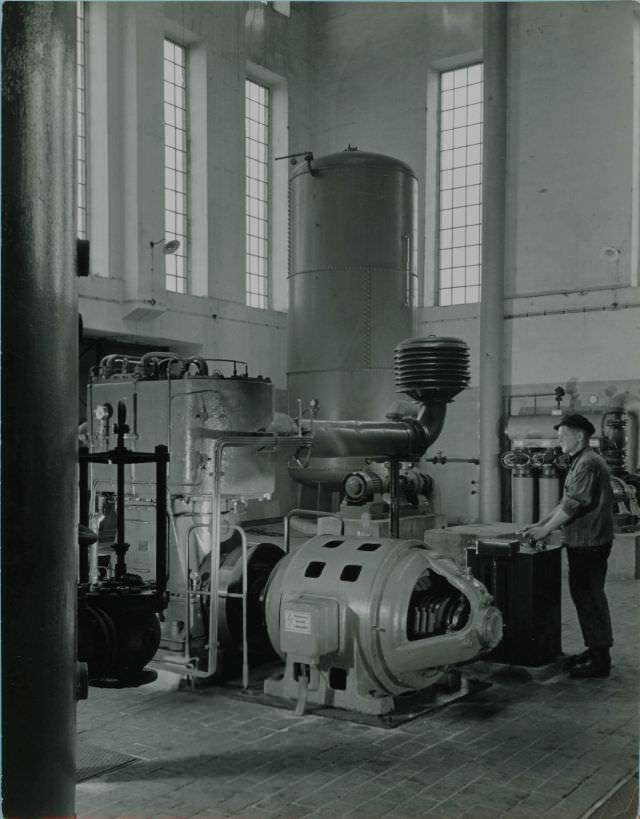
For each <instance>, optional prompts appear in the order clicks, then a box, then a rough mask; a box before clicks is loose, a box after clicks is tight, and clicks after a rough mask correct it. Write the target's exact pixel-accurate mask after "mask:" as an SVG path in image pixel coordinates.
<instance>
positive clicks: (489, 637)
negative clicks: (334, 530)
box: [264, 535, 502, 714]
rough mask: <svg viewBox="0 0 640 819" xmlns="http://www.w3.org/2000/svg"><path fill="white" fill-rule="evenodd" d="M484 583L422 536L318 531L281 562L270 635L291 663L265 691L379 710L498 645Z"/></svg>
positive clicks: (272, 594)
mask: <svg viewBox="0 0 640 819" xmlns="http://www.w3.org/2000/svg"><path fill="white" fill-rule="evenodd" d="M491 600H492V598H491V596H490V595H489V593H488V592H487V590H486V588H485V587H484V586H483V584H482V583H480V582H479V581H477V580H475V579H474V578H473V577H472V576H471V575H470V574H468V573H466V572H465V571H464V570H462V569H460V568H459V567H458V566H457V565H456V564H455V563H454V562H453V561H451V560H449V559H448V558H444V557H442V556H440V555H437V554H436V553H434V552H431V551H429V549H428V548H427V547H426V546H425V544H424V543H421V542H420V541H417V540H395V539H393V538H362V537H335V536H332V535H318V536H316V537H313V538H311V539H310V540H308V541H307V542H306V543H304V544H303V545H302V546H301V547H300V548H299V549H298V550H297V551H296V552H295V553H293V554H290V555H287V556H286V557H285V558H283V559H282V560H281V561H280V563H279V564H278V565H277V567H276V569H275V571H274V572H273V574H272V575H271V577H270V578H269V582H268V585H267V589H266V598H265V611H266V621H267V630H268V634H269V639H270V640H271V643H272V644H273V646H274V648H275V650H276V651H277V652H278V653H279V654H280V655H281V656H282V657H283V658H285V660H286V667H285V671H284V674H282V675H280V676H278V677H274V678H271V679H269V680H267V681H266V682H265V686H264V689H265V693H267V694H274V695H277V696H280V697H285V698H296V697H297V696H298V695H299V689H300V681H301V680H305V685H306V689H307V690H306V697H307V699H308V700H309V701H312V702H314V703H318V704H322V705H333V706H336V707H339V708H347V709H352V710H357V711H361V712H365V713H370V714H384V713H387V712H389V711H391V710H392V709H393V707H394V703H393V697H394V696H395V695H397V694H401V693H403V692H408V691H415V690H420V689H422V688H425V687H427V686H428V685H429V684H430V683H431V682H433V680H434V677H435V676H438V675H439V674H440V672H441V671H442V670H443V669H446V668H447V667H449V666H452V665H455V664H459V663H463V662H467V661H469V660H472V659H473V658H475V657H476V656H478V655H479V654H481V653H483V652H485V651H488V650H490V649H492V648H493V647H494V646H496V645H497V644H498V642H499V641H500V639H501V636H502V616H501V614H500V612H499V611H498V609H496V608H495V607H494V606H492V605H491Z"/></svg>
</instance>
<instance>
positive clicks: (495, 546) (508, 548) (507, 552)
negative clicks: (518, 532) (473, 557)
mask: <svg viewBox="0 0 640 819" xmlns="http://www.w3.org/2000/svg"><path fill="white" fill-rule="evenodd" d="M519 551H520V541H519V540H506V539H504V540H501V539H499V538H482V539H480V538H478V540H477V541H476V547H475V552H476V554H477V555H479V556H480V557H511V556H512V555H517V554H518V552H519Z"/></svg>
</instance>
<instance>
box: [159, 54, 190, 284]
mask: <svg viewBox="0 0 640 819" xmlns="http://www.w3.org/2000/svg"><path fill="white" fill-rule="evenodd" d="M188 174H189V145H188V133H187V50H186V48H184V47H183V46H181V45H179V44H178V43H174V42H173V41H172V40H168V39H165V41H164V238H165V239H166V240H167V241H171V240H172V239H177V240H178V241H179V242H180V246H179V248H178V250H177V251H176V252H175V253H172V254H167V255H166V256H164V259H165V280H166V288H167V290H171V291H173V292H175V293H186V292H187V285H188V261H189V259H188V249H189V243H188V240H189V234H188V218H189V213H188V207H187V204H188V189H187V188H188Z"/></svg>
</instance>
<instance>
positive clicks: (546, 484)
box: [538, 464, 560, 518]
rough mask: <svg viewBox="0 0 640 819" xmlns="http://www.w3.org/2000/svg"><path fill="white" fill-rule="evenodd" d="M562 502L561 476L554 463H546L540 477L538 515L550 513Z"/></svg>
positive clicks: (541, 516) (544, 515)
mask: <svg viewBox="0 0 640 819" xmlns="http://www.w3.org/2000/svg"><path fill="white" fill-rule="evenodd" d="M559 502H560V478H559V477H558V470H557V469H556V467H555V465H554V464H545V465H544V466H543V467H542V471H541V473H540V476H539V478H538V517H539V518H544V517H546V516H547V515H550V514H551V512H552V511H553V510H554V509H555V508H556V506H557V505H558V503H559Z"/></svg>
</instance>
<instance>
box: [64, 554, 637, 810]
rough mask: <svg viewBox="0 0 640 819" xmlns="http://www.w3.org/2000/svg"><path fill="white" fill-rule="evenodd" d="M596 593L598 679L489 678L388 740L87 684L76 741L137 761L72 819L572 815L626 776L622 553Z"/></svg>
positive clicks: (572, 645)
mask: <svg viewBox="0 0 640 819" xmlns="http://www.w3.org/2000/svg"><path fill="white" fill-rule="evenodd" d="M625 565H626V569H625ZM564 585H565V589H566V581H565V583H564ZM608 593H609V599H610V603H611V609H612V619H613V622H614V627H615V632H616V645H615V648H614V652H613V659H614V668H613V671H612V674H611V677H610V678H609V679H607V680H584V681H575V680H570V679H568V678H567V677H566V676H565V675H563V674H561V673H557V674H555V675H554V676H552V677H551V678H549V679H545V680H536V679H531V680H526V679H524V680H513V679H505V678H503V677H501V676H498V677H494V678H493V684H492V686H491V687H490V688H487V689H485V690H482V691H479V692H476V693H475V694H473V695H472V696H470V697H468V698H467V699H465V700H461V701H458V702H455V703H452V704H450V705H449V706H447V707H445V708H443V709H441V710H439V711H436V712H434V713H432V714H431V715H427V716H425V717H422V718H420V719H417V720H414V721H413V722H408V723H405V724H404V725H400V726H398V727H396V728H394V729H390V730H388V729H383V728H378V727H371V726H366V725H360V724H355V723H351V722H346V721H341V720H332V719H326V718H323V717H318V716H313V715H307V716H304V717H296V716H294V715H293V714H292V713H291V712H288V711H285V710H282V709H276V708H273V709H271V708H267V707H266V706H263V705H260V704H258V703H256V702H255V701H252V700H251V699H250V698H247V700H246V701H245V700H239V699H231V698H229V697H228V696H226V695H225V693H224V692H223V691H221V690H220V689H216V688H210V689H205V690H203V691H199V692H192V691H176V690H163V689H162V688H160V689H158V688H157V687H154V686H144V687H141V688H137V689H124V690H113V689H99V688H91V689H90V695H89V699H88V700H87V701H85V702H82V703H80V704H79V707H78V730H79V732H88V736H90V738H91V743H92V744H93V745H97V746H99V747H102V748H105V749H109V750H117V751H120V752H122V753H126V754H129V755H130V756H132V757H135V761H134V762H133V763H131V764H130V765H128V766H126V767H124V768H121V769H119V770H114V771H111V772H108V773H106V774H103V775H102V776H101V777H99V778H97V779H92V780H89V781H87V782H83V783H81V784H80V785H78V787H77V815H78V816H79V817H87V818H88V817H96V818H97V817H104V819H107V817H108V818H109V819H112V818H113V819H116V818H117V819H124V817H135V818H136V819H143V817H153V819H159V818H160V817H171V819H188V818H189V817H199V818H201V819H222V817H225V818H226V817H228V818H229V819H270V817H275V818H276V819H310V817H313V819H341V818H342V817H349V819H377V818H378V817H385V819H413V818H414V817H415V818H416V819H418V818H419V817H429V819H458V817H460V819H462V817H465V818H466V817H469V819H485V817H486V819H502V817H505V818H508V819H538V817H540V816H543V815H544V816H545V817H548V819H580V817H582V816H584V815H585V813H586V812H587V811H588V810H589V809H590V808H591V806H593V805H594V804H595V803H597V802H598V801H599V800H600V799H601V798H603V797H604V796H605V795H606V794H608V793H609V792H610V791H611V789H612V788H613V787H614V786H615V785H616V783H618V782H620V781H621V780H622V779H624V778H625V777H626V776H627V775H628V774H630V773H631V772H632V771H634V770H636V769H637V765H638V706H637V703H638V675H637V669H638V648H639V643H640V641H639V639H638V633H637V631H638V630H637V622H638V610H639V608H640V581H635V580H633V579H632V573H631V572H629V571H628V563H627V564H624V554H623V559H622V561H621V560H618V562H617V563H616V572H615V573H614V574H612V575H611V576H610V578H609V580H608ZM563 607H564V617H563V648H564V650H565V651H567V652H572V651H576V650H579V649H580V648H581V640H580V636H579V631H578V627H577V623H576V619H575V614H574V612H573V608H572V605H571V603H570V601H569V600H568V597H567V598H566V599H565V600H564V601H563Z"/></svg>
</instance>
